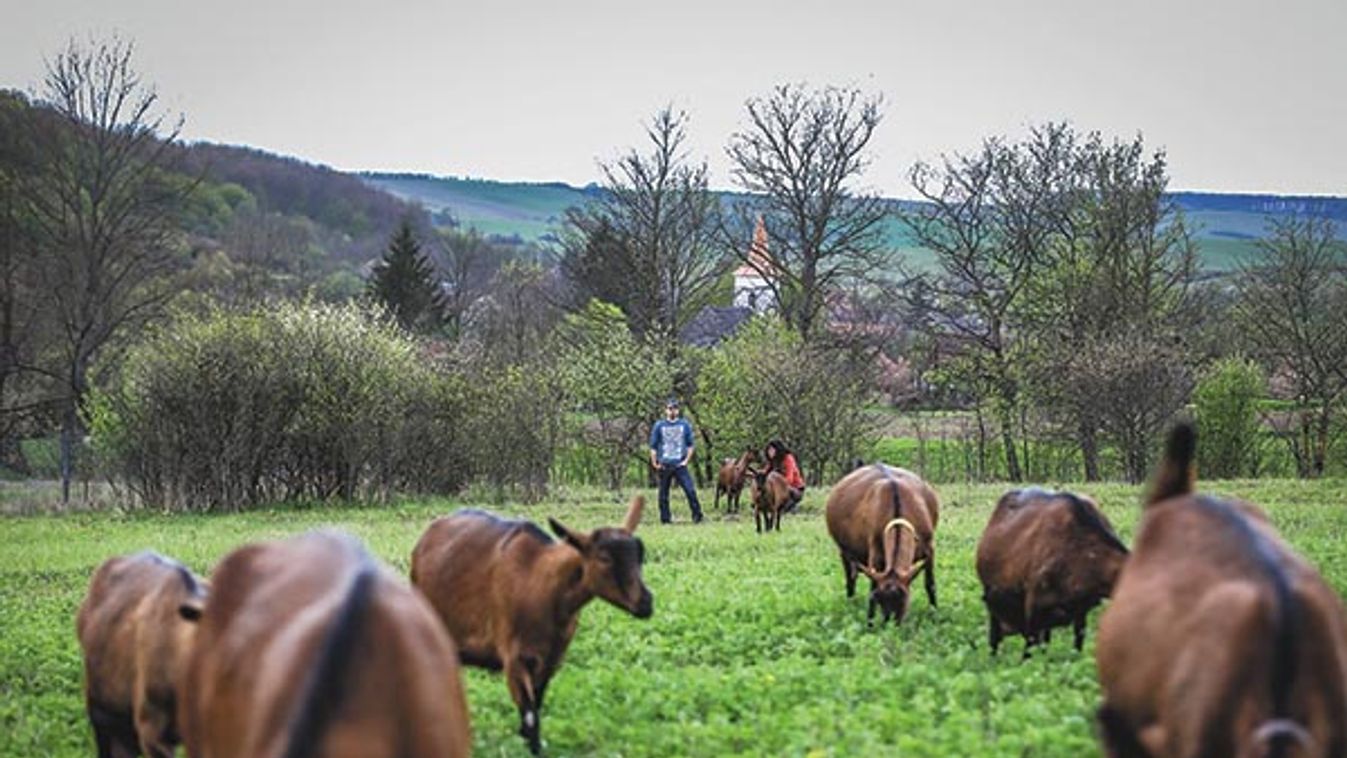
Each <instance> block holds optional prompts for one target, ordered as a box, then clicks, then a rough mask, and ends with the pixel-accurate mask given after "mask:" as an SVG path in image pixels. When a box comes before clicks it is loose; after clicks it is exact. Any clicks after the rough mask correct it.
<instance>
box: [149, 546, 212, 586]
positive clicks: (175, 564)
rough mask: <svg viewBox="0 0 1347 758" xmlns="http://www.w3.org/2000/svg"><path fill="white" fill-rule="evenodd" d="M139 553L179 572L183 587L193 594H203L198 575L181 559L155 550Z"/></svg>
mask: <svg viewBox="0 0 1347 758" xmlns="http://www.w3.org/2000/svg"><path fill="white" fill-rule="evenodd" d="M137 555H138V556H143V557H145V558H148V559H150V560H152V561H154V562H155V563H158V564H159V565H161V566H166V567H168V568H171V569H173V570H174V571H176V572H178V578H179V579H181V580H182V586H183V589H185V590H187V592H188V593H190V594H192V595H199V594H201V587H200V585H199V584H197V581H196V575H195V574H193V573H192V571H191V569H189V568H187V567H186V566H184V565H182V563H181V562H180V561H176V560H174V559H172V558H169V557H168V556H166V555H164V554H163V553H157V552H155V551H153V550H143V551H141V552H140V553H138V554H137ZM133 557H135V556H133Z"/></svg>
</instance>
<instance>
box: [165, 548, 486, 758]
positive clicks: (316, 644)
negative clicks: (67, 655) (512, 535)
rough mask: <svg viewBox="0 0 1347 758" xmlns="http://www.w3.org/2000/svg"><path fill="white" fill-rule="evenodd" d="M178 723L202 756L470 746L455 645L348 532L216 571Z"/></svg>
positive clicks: (254, 551)
mask: <svg viewBox="0 0 1347 758" xmlns="http://www.w3.org/2000/svg"><path fill="white" fill-rule="evenodd" d="M199 624H200V628H199V630H198V632H197V642H196V645H195V647H194V651H193V654H192V657H191V659H190V662H189V665H188V668H187V675H186V677H185V679H184V686H183V695H182V697H181V698H180V704H179V711H178V714H179V721H180V723H181V724H182V730H183V741H184V743H185V745H186V747H187V752H188V754H189V755H191V756H193V757H194V758H229V757H231V756H256V757H258V758H282V757H283V758H300V757H301V756H324V757H325V758H394V757H395V756H396V757H397V758H432V757H433V756H466V755H468V753H469V751H470V750H471V747H472V744H471V737H470V734H469V730H468V709H467V701H466V700H465V699H464V695H463V685H462V682H461V681H460V678H459V671H458V657H457V654H456V652H455V650H454V646H453V643H452V642H451V641H450V639H449V635H448V634H446V633H445V631H444V628H443V627H442V626H441V625H440V622H439V620H438V619H436V618H435V614H434V612H433V611H432V610H431V608H430V606H429V605H428V604H427V603H426V601H425V599H424V598H422V597H421V596H420V595H419V594H418V593H416V592H414V591H413V590H412V589H411V588H410V587H408V586H407V584H406V583H405V582H403V581H401V580H400V579H398V578H397V577H395V576H393V575H392V574H391V573H389V572H388V571H387V570H385V569H382V568H381V567H379V566H378V564H376V563H375V561H374V560H373V559H372V558H370V557H369V555H368V554H367V553H366V552H365V550H364V548H363V547H362V546H361V545H360V543H359V542H358V541H357V540H355V539H354V538H352V537H349V536H347V535H344V534H339V533H335V532H311V533H308V534H304V535H300V536H298V537H295V538H292V539H289V540H285V541H283V542H267V543H257V544H252V545H247V546H244V547H242V548H239V549H238V550H235V551H234V552H232V553H230V554H229V555H228V556H226V557H225V558H224V560H223V561H221V563H220V564H219V566H217V567H216V569H215V571H214V573H213V574H212V579H211V597H210V600H209V602H207V604H206V608H205V611H204V612H203V613H202V615H201V621H200V622H199Z"/></svg>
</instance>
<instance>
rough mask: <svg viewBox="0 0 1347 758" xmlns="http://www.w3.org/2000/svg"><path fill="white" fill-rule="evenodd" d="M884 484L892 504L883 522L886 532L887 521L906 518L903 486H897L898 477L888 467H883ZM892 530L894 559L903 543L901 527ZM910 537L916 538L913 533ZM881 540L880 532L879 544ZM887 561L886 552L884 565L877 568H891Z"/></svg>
mask: <svg viewBox="0 0 1347 758" xmlns="http://www.w3.org/2000/svg"><path fill="white" fill-rule="evenodd" d="M884 486H885V487H888V489H889V498H890V501H891V502H892V505H893V511H892V513H893V515H892V516H890V517H889V519H888V520H887V521H886V522H885V524H884V531H886V532H887V531H888V529H889V523H891V522H892V521H893V519H899V518H907V517H906V516H904V515H903V488H902V487H901V486H899V481H898V477H897V476H894V475H893V473H892V472H891V471H889V470H888V469H884ZM907 520H908V521H909V522H910V521H912V519H910V518H909V519H907ZM894 531H896V532H897V534H895V535H893V538H894V539H893V559H894V560H896V559H897V558H898V549H899V548H900V547H902V545H903V530H902V529H898V528H895V530H894ZM912 537H913V539H914V540H915V539H916V535H915V534H913V535H912ZM883 542H884V535H883V534H881V535H880V544H883ZM889 561H890V557H889V556H888V555H887V554H886V555H885V556H884V565H883V566H880V567H879V568H881V569H883V570H885V571H887V570H889V569H891V568H893V566H891V565H889Z"/></svg>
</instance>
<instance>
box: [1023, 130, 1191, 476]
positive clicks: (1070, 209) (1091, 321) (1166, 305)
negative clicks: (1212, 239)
mask: <svg viewBox="0 0 1347 758" xmlns="http://www.w3.org/2000/svg"><path fill="white" fill-rule="evenodd" d="M1032 142H1033V143H1035V144H1037V145H1039V147H1038V148H1037V150H1038V151H1039V153H1040V154H1045V155H1047V154H1052V153H1053V152H1054V151H1055V152H1056V154H1057V156H1058V157H1057V158H1055V159H1054V160H1055V161H1056V162H1057V163H1058V165H1059V171H1058V172H1057V173H1056V176H1057V178H1058V184H1057V187H1056V189H1055V190H1054V192H1053V202H1052V203H1051V205H1050V207H1049V208H1048V211H1047V214H1046V221H1047V222H1048V223H1049V224H1050V225H1051V231H1052V244H1050V245H1048V246H1047V247H1046V248H1045V251H1046V256H1045V257H1044V259H1043V261H1042V265H1040V266H1039V267H1038V271H1037V273H1036V274H1035V276H1034V277H1032V279H1031V281H1030V285H1029V288H1028V291H1027V293H1026V297H1025V298H1024V303H1023V304H1022V306H1021V307H1020V308H1019V321H1020V323H1021V324H1022V327H1023V330H1024V331H1025V333H1026V334H1027V335H1032V339H1033V340H1034V342H1035V343H1036V344H1035V346H1034V349H1033V350H1032V356H1031V357H1032V360H1031V363H1032V366H1033V374H1034V377H1033V379H1034V390H1035V392H1036V394H1037V396H1038V399H1039V400H1040V401H1041V402H1042V403H1043V405H1044V406H1046V408H1047V410H1049V412H1050V413H1051V414H1052V415H1054V416H1056V417H1058V418H1059V419H1060V420H1062V421H1064V422H1065V425H1066V426H1067V428H1068V429H1069V430H1070V432H1071V433H1072V435H1073V436H1074V437H1075V439H1076V441H1077V443H1078V444H1079V446H1080V450H1081V455H1082V458H1083V461H1084V465H1085V477H1086V479H1087V480H1089V481H1095V480H1097V479H1099V476H1100V472H1099V442H1100V440H1099V435H1100V433H1101V431H1102V429H1103V427H1104V426H1108V427H1109V428H1112V429H1115V430H1117V429H1124V428H1125V429H1128V430H1132V429H1134V427H1135V425H1132V424H1130V422H1125V421H1120V420H1119V419H1117V418H1109V417H1108V414H1109V413H1114V414H1116V413H1119V412H1122V413H1132V412H1133V411H1136V412H1138V413H1139V412H1141V409H1139V408H1137V409H1127V408H1124V407H1123V406H1120V405H1118V404H1105V403H1101V402H1100V398H1099V394H1098V392H1099V383H1098V377H1097V375H1096V374H1097V372H1095V371H1090V370H1087V371H1084V372H1078V371H1072V370H1067V369H1066V368H1065V367H1067V366H1074V365H1076V364H1078V363H1079V361H1080V357H1081V355H1082V354H1083V350H1084V346H1086V345H1089V346H1091V350H1094V351H1096V352H1101V351H1102V354H1104V355H1105V356H1106V357H1112V356H1113V355H1114V351H1111V349H1106V347H1107V346H1108V345H1109V344H1110V343H1112V342H1115V341H1116V342H1119V343H1120V344H1128V345H1132V346H1134V347H1136V346H1138V345H1150V344H1154V345H1159V346H1161V347H1163V348H1164V350H1163V352H1165V353H1166V354H1169V353H1172V352H1173V348H1174V346H1176V345H1179V344H1181V343H1184V342H1186V341H1187V339H1188V337H1189V336H1190V335H1188V334H1187V333H1186V331H1185V332H1180V331H1179V329H1178V325H1179V324H1185V323H1187V322H1188V317H1189V316H1190V315H1191V312H1192V311H1193V306H1194V301H1193V298H1191V297H1190V291H1189V290H1190V285H1191V283H1192V281H1193V275H1194V272H1195V270H1196V246H1195V245H1194V243H1193V241H1192V238H1191V235H1190V234H1189V231H1188V227H1187V224H1186V223H1184V219H1183V216H1182V214H1181V213H1179V211H1178V209H1177V207H1176V205H1175V204H1174V201H1173V200H1172V199H1170V198H1168V197H1166V195H1165V191H1166V189H1167V187H1168V175H1167V169H1166V160H1165V155H1164V153H1163V152H1155V153H1153V154H1151V155H1149V156H1148V155H1147V153H1146V149H1145V144H1144V142H1143V140H1142V138H1141V137H1140V136H1137V137H1136V138H1134V139H1132V140H1130V141H1120V140H1113V141H1106V140H1105V139H1104V138H1103V137H1102V136H1101V135H1100V134H1099V133H1097V132H1095V133H1091V134H1088V135H1086V136H1085V137H1084V139H1080V138H1078V137H1077V136H1076V135H1075V133H1074V130H1073V129H1072V128H1071V127H1070V126H1069V125H1067V124H1050V125H1048V126H1046V127H1042V128H1040V129H1036V130H1035V132H1034V136H1033V138H1032ZM1054 146H1055V148H1054ZM1170 358H1171V359H1173V356H1172V355H1171V356H1170ZM1179 362H1180V363H1187V359H1186V357H1183V358H1181V359H1180V360H1179ZM1139 398H1140V399H1141V400H1146V401H1153V402H1148V403H1147V407H1148V410H1149V411H1150V412H1152V415H1158V416H1159V420H1158V422H1157V423H1158V424H1160V425H1163V424H1164V423H1165V422H1167V421H1168V418H1167V417H1165V416H1164V413H1163V411H1164V409H1169V410H1170V412H1172V411H1173V410H1175V409H1176V406H1174V404H1173V402H1172V400H1171V399H1170V398H1169V397H1168V396H1167V395H1165V393H1161V392H1156V393H1153V394H1150V395H1142V396H1139ZM1145 429H1146V431H1147V432H1148V433H1157V432H1159V431H1160V427H1159V426H1156V427H1150V426H1146V427H1145ZM1115 442H1117V443H1118V444H1119V445H1120V446H1122V447H1124V448H1127V451H1126V453H1127V455H1128V456H1130V457H1129V458H1128V464H1129V466H1130V465H1131V464H1132V462H1133V461H1134V460H1142V461H1143V462H1144V459H1145V453H1146V451H1147V450H1148V449H1149V446H1150V442H1151V440H1150V439H1142V438H1139V437H1138V436H1137V435H1136V434H1133V433H1132V432H1131V431H1129V432H1128V436H1127V439H1126V440H1123V439H1115ZM1132 448H1139V449H1135V450H1133V449H1132ZM1134 473H1135V472H1129V475H1132V474H1134Z"/></svg>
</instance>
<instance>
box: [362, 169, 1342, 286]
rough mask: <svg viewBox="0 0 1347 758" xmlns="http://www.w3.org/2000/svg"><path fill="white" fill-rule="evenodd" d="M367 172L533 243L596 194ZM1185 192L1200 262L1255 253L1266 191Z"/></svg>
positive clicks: (888, 233) (462, 218)
mask: <svg viewBox="0 0 1347 758" xmlns="http://www.w3.org/2000/svg"><path fill="white" fill-rule="evenodd" d="M362 178H363V180H364V181H365V182H367V183H369V184H371V185H373V186H375V187H378V188H380V189H383V190H385V191H387V192H390V193H392V194H393V195H395V196H397V197H399V198H401V199H403V200H407V201H410V202H414V203H420V204H421V205H422V206H424V207H425V208H426V209H427V210H428V211H431V212H432V213H436V214H447V216H448V217H452V218H453V219H454V221H455V223H457V224H459V225H460V226H462V227H464V228H468V227H471V228H475V229H477V230H478V231H480V232H482V233H483V234H488V235H498V236H501V237H518V238H519V239H521V240H524V241H531V242H537V241H540V240H545V239H547V238H548V237H549V235H552V234H555V233H556V232H557V230H558V229H559V227H560V225H561V221H562V220H563V219H564V217H565V212H566V209H567V208H569V207H572V206H578V205H583V204H584V203H586V202H588V201H589V200H591V199H593V194H592V191H591V190H587V189H580V188H577V187H571V186H569V185H565V184H559V183H551V184H536V183H533V184H531V183H526V182H501V181H494V180H489V179H459V178H453V177H431V176H421V175H406V174H365V175H362ZM1180 194H1181V195H1182V197H1183V198H1184V199H1183V200H1182V201H1181V204H1182V203H1188V204H1191V205H1194V206H1195V207H1193V208H1190V209H1187V210H1185V211H1184V216H1185V218H1186V220H1187V222H1188V225H1189V228H1190V229H1191V230H1192V232H1193V237H1194V239H1195V240H1196V242H1197V247H1198V253H1199V256H1200V260H1201V266H1202V268H1204V269H1206V270H1208V271H1213V272H1221V271H1229V270H1231V269H1234V268H1235V267H1236V266H1237V265H1239V264H1240V263H1242V262H1244V261H1248V260H1252V259H1253V258H1254V257H1255V256H1256V255H1257V252H1258V251H1257V248H1256V246H1255V240H1256V239H1257V238H1258V237H1260V236H1262V235H1263V234H1265V233H1266V231H1267V227H1266V224H1267V219H1268V216H1267V215H1266V213H1265V210H1264V209H1263V206H1262V205H1259V204H1258V203H1257V202H1256V201H1257V200H1258V199H1259V198H1260V197H1261V196H1240V195H1219V194H1203V193H1180ZM1236 201H1238V202H1239V203H1241V204H1242V205H1241V209H1238V210H1236V209H1232V208H1228V207H1226V206H1227V205H1229V204H1230V203H1232V202H1236ZM1213 203H1215V205H1212V204H1213ZM1204 204H1205V205H1204ZM1344 233H1347V229H1344ZM884 234H885V237H886V239H887V241H888V243H889V245H890V246H891V247H892V248H893V249H894V250H896V251H897V252H898V253H899V254H900V255H901V256H902V259H903V261H904V263H905V264H906V265H908V266H910V267H912V268H914V269H917V270H922V269H929V268H931V267H932V266H933V265H934V257H933V256H932V254H931V252H930V251H929V250H927V249H925V248H920V247H917V246H916V245H915V244H914V243H913V240H912V239H911V235H910V234H909V233H908V231H907V229H906V228H905V227H904V226H903V225H902V223H901V222H900V221H898V219H897V218H892V219H889V220H888V221H887V222H886V223H885V229H884ZM745 244H747V240H745Z"/></svg>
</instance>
